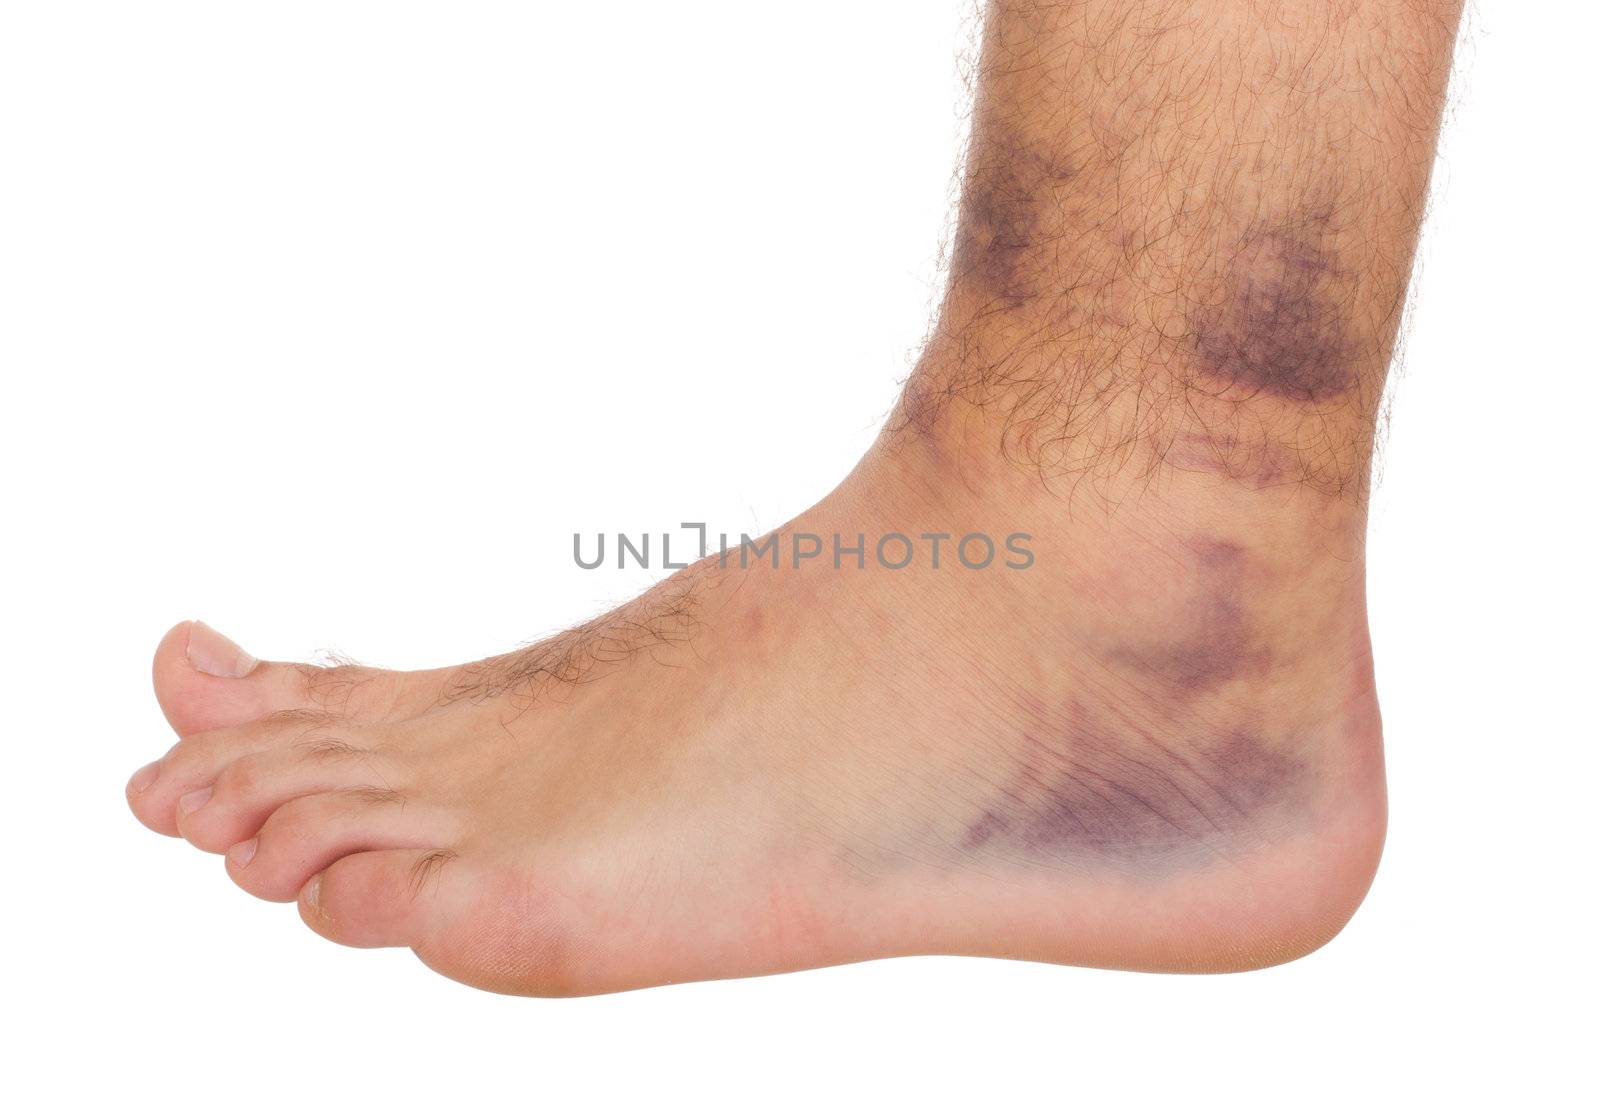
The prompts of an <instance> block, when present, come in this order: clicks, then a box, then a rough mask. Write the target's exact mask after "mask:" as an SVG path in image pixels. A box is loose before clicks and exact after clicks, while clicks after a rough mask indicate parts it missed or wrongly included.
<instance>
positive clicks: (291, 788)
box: [176, 730, 402, 854]
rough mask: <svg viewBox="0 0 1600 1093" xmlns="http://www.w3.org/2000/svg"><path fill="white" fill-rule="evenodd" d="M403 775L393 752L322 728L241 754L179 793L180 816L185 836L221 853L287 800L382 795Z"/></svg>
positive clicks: (251, 830) (256, 829)
mask: <svg viewBox="0 0 1600 1093" xmlns="http://www.w3.org/2000/svg"><path fill="white" fill-rule="evenodd" d="M223 731H228V730H223ZM205 735H208V736H209V735H214V734H209V733H208V734H205ZM401 780H402V778H401V772H400V770H399V769H398V767H397V765H396V764H395V762H394V760H393V757H392V756H390V755H388V754H386V753H384V752H381V751H379V750H377V749H374V748H370V747H366V746H363V745H361V744H357V743H353V742H351V741H350V740H348V739H343V738H340V737H334V736H325V735H320V734H319V735H316V736H311V737H307V738H304V739H297V740H295V741H293V742H291V743H289V744H287V745H285V746H282V747H276V748H271V749H268V750H265V751H256V752H252V753H250V754H248V755H245V756H243V757H241V758H238V759H235V760H234V761H233V762H231V763H229V764H228V765H227V766H225V767H223V768H222V770H221V772H220V773H218V774H217V775H216V777H215V781H214V782H213V783H212V784H211V785H209V786H206V787H204V788H201V789H197V790H192V791H189V792H187V793H185V794H183V795H181V796H179V797H178V798H177V817H176V822H177V827H178V830H179V831H180V832H181V833H182V835H183V837H184V838H186V839H188V840H189V841H190V842H191V843H193V844H194V845H195V846H197V847H199V848H200V849H201V850H209V851H211V852H212V853H215V854H220V853H222V852H223V851H224V850H227V849H228V848H229V847H231V846H234V845H235V844H237V843H241V842H243V841H244V840H246V839H248V838H250V837H251V836H252V835H254V834H256V832H258V831H260V830H261V826H262V824H264V823H265V822H266V820H267V818H268V817H269V816H271V815H272V814H273V813H274V812H275V811H277V810H278V809H279V808H280V807H281V806H282V805H283V804H284V803H285V802H287V801H291V800H294V799H295V798H297V797H305V796H308V795H310V794H314V793H331V792H337V791H340V790H352V791H361V792H364V793H366V794H368V795H371V796H372V798H373V799H375V800H376V799H378V798H379V797H380V796H381V795H382V794H385V793H394V792H396V787H397V785H399V784H400V783H401Z"/></svg>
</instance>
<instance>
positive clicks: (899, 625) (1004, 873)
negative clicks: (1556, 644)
mask: <svg viewBox="0 0 1600 1093" xmlns="http://www.w3.org/2000/svg"><path fill="white" fill-rule="evenodd" d="M924 471H925V468H921V469H918V468H910V467H908V466H907V465H906V464H905V463H904V462H903V461H901V462H891V461H886V460H884V459H880V458H877V457H875V458H874V459H870V460H869V461H868V463H867V464H866V465H865V466H864V468H863V469H862V470H861V471H858V473H857V474H856V475H855V476H852V479H851V480H850V481H849V482H847V483H846V485H845V486H844V487H842V488H841V490H840V491H839V492H838V493H837V494H835V495H834V496H833V497H831V498H830V499H829V500H828V501H826V502H824V503H823V504H822V505H821V506H819V507H818V508H817V509H815V510H813V511H812V512H811V513H809V514H807V516H806V518H805V526H806V527H808V528H814V527H828V526H837V527H840V528H841V529H842V528H845V527H849V526H852V525H851V524H849V523H847V519H848V518H849V516H847V514H852V515H853V514H860V513H862V512H877V513H879V514H880V515H879V517H878V519H880V520H881V521H882V524H881V526H880V525H878V524H869V525H868V526H867V527H866V528H864V529H863V530H865V531H866V532H867V534H869V535H875V534H877V533H878V532H879V531H880V530H882V529H885V528H891V527H902V526H903V527H917V526H945V523H946V522H947V521H950V520H953V519H961V520H962V521H963V522H969V521H970V522H971V523H972V525H973V526H976V525H977V523H978V521H979V517H978V514H977V513H976V512H974V511H970V510H969V511H966V512H965V513H964V514H962V513H958V512H957V511H955V510H952V509H946V510H941V511H937V512H930V511H927V510H925V509H923V508H921V504H922V502H921V501H920V500H919V501H916V502H911V501H909V500H908V499H910V498H915V497H918V495H919V493H920V491H919V490H916V489H913V488H911V485H912V481H913V480H915V479H918V478H919V477H920V475H921V474H922V473H924ZM969 503H970V502H968V501H963V502H961V504H962V505H967V504H969ZM1026 504H1027V502H1026V500H1025V499H1022V498H1017V499H1015V503H1014V505H1013V508H1012V515H1013V516H1018V515H1019V514H1020V513H1024V512H1025V506H1026ZM1179 515H1181V510H1180V509H1178V508H1176V507H1174V506H1172V505H1170V504H1168V505H1164V506H1163V507H1162V508H1160V509H1156V508H1151V509H1149V510H1148V511H1146V512H1143V513H1142V514H1141V515H1139V516H1138V517H1137V519H1138V520H1139V524H1138V526H1137V527H1134V526H1133V525H1132V524H1129V523H1128V521H1130V520H1131V519H1134V518H1135V517H1134V516H1133V515H1132V514H1130V513H1126V512H1125V513H1124V514H1123V515H1121V516H1119V517H1117V518H1116V520H1115V521H1113V522H1105V521H1102V520H1089V519H1083V520H1075V521H1074V522H1073V524H1072V527H1071V529H1070V530H1068V529H1061V528H1048V526H1047V524H1046V523H1043V522H1044V521H1048V519H1049V518H1050V517H1049V516H1048V514H1046V513H1044V512H1039V513H1033V514H1029V519H1036V520H1038V521H1041V523H1039V524H1036V525H1035V526H1037V527H1039V528H1041V530H1042V531H1045V532H1046V535H1045V541H1046V542H1047V543H1049V544H1051V545H1052V546H1053V547H1054V550H1053V551H1052V550H1047V551H1045V552H1044V554H1043V556H1042V557H1041V559H1040V560H1039V562H1038V563H1037V564H1036V565H1035V566H1034V567H1033V568H1031V569H1029V570H1026V571H1004V572H1001V571H999V570H990V571H985V572H984V573H981V574H976V573H971V572H969V571H965V570H941V571H938V572H937V573H935V572H932V571H928V570H912V569H907V570H901V571H884V570H874V569H872V568H868V569H867V570H865V571H857V570H854V569H851V568H846V569H844V570H841V571H835V570H833V569H831V568H830V567H827V566H823V567H821V568H817V569H801V570H798V571H796V570H792V569H788V568H785V569H781V570H777V571H773V570H770V569H767V568H764V567H763V568H759V569H753V570H750V571H748V572H733V573H721V572H718V571H716V570H715V569H714V568H709V567H699V568H696V569H691V570H690V571H687V572H686V573H683V574H679V575H678V576H677V577H675V578H674V579H673V581H670V582H667V584H666V585H665V586H663V587H661V588H658V589H657V590H655V591H653V592H652V593H651V594H648V595H647V596H646V597H645V598H644V599H643V600H642V601H641V602H639V603H636V604H633V605H629V606H628V607H627V608H625V609H623V610H621V611H620V612H618V613H615V614H614V615H613V616H608V617H606V618H603V619H601V620H596V621H595V622H594V623H591V624H587V625H586V626H585V627H583V628H580V629H579V630H577V631H574V632H572V633H569V634H568V635H564V636H563V637H560V638H557V639H553V640H552V641H551V642H549V643H546V644H544V645H542V646H539V647H535V648H534V649H531V650H527V651H524V652H521V653H517V654H512V655H510V656H508V657H504V658H496V659H494V660H491V661H487V662H483V663H481V664H475V665H467V666H462V667H460V668H455V669H445V670H441V671H438V672H431V673H423V674H414V675H410V674H408V675H404V676H392V675H390V674H388V673H378V672H367V671H366V670H363V669H356V668H354V667H348V666H347V667H342V668H337V669H333V670H332V676H333V677H334V679H336V680H337V681H338V682H339V683H340V684H341V686H340V687H338V688H330V684H331V682H332V680H329V679H322V680H320V683H319V670H318V669H314V668H306V667H301V666H289V665H282V664H275V663H271V662H259V663H257V662H254V661H253V659H252V658H247V657H245V656H243V655H242V654H235V653H233V652H231V651H229V650H228V648H227V647H226V646H223V645H220V644H219V643H221V642H223V641H224V640H225V639H221V638H220V637H219V636H218V635H215V634H214V633H213V632H210V631H206V630H201V629H199V628H198V627H197V626H196V625H193V624H182V625H180V626H179V627H177V628H175V629H174V631H173V633H172V634H170V635H169V636H168V638H167V639H166V640H165V641H163V643H162V645H161V648H160V650H159V652H158V656H157V664H156V676H157V680H158V691H159V692H160V693H161V695H162V698H163V704H164V706H165V707H166V708H167V709H168V710H169V711H172V713H173V714H174V717H173V720H174V727H175V728H176V729H178V731H179V732H180V734H182V739H181V740H180V742H179V744H178V745H177V746H176V747H175V748H174V749H173V750H172V751H171V752H170V753H169V754H168V755H167V756H166V757H164V758H163V759H162V760H160V761H159V763H158V764H157V766H156V767H155V768H154V769H153V770H150V771H144V772H141V774H140V775H139V776H136V779H135V781H134V782H133V783H132V784H130V787H129V799H130V803H131V804H132V806H133V809H134V811H135V813H136V814H137V815H138V816H139V817H140V819H141V820H143V821H144V822H145V823H146V824H147V825H149V826H150V827H152V828H154V829H156V830H158V831H161V832H163V833H166V834H178V835H181V836H182V837H184V838H187V839H188V840H189V841H190V842H192V843H193V844H195V845H196V846H197V847H199V848H201V849H204V850H208V851H211V852H214V853H221V854H224V856H225V865H226V869H227V872H228V874H229V875H230V876H231V877H232V878H233V880H234V881H235V882H236V883H237V884H239V885H240V886H241V887H243V888H244V889H245V890H246V891H248V892H250V893H252V894H254V895H257V896H260V897H262V898H265V899H273V900H294V901H297V902H298V903H299V905H300V911H301V915H302V917H303V918H304V919H305V921H306V922H307V924H308V925H309V926H311V927H312V929H314V930H316V931H317V932H319V933H321V934H323V935H324V936H327V937H329V938H331V939H333V940H336V941H340V942H344V943H347V944H355V945H406V946H410V947H412V948H414V949H416V950H417V952H418V953H419V954H420V955H421V956H422V957H423V959H424V960H426V961H427V962H428V963H429V964H430V965H432V966H433V967H435V968H437V969H439V970H441V971H443V972H445V973H446V974H448V975H451V976H454V977H456V978H459V979H462V980H464V981H466V982H469V983H473V984H476V985H479V986H485V987H489V988H491V989H497V990H508V991H515V992H520V993H541V994H570V993H587V992H592V991H604V990H614V989H622V988H627V987H634V986H642V985H648V984H651V983H658V982H667V981H676V980H681V979H686V978H702V977H712V976H726V975H741V974H757V973H764V972H771V971H778V970H786V969H792V968H800V967H809V966H814V965H818V964H826V963H834V962H839V961H845V960H858V959H866V958H871V957H878V956H892V955H900V954H905V953H914V952H955V953H973V954H981V955H1022V956H1028V957H1033V958H1036V959H1048V960H1058V961H1065V962H1072V963H1094V964H1103V965H1108V966H1116V967H1138V968H1161V969H1165V968H1175V969H1187V970H1224V969H1233V968H1241V967H1250V966H1255V965H1258V964H1262V963H1269V962H1273V961H1276V960H1280V959H1285V958H1287V957H1289V956H1292V955H1296V954H1298V953H1300V952H1303V951H1305V950H1306V949H1309V948H1312V947H1315V945H1317V944H1320V943H1321V942H1322V941H1324V940H1326V938H1327V937H1328V936H1330V935H1331V934H1332V933H1333V932H1334V931H1335V930H1336V929H1337V928H1338V926H1339V924H1341V923H1342V922H1343V920H1344V919H1345V917H1347V916H1348V915H1349V913H1350V912H1351V911H1352V910H1353V908H1354V906H1355V904H1356V903H1357V902H1358V901H1359V899H1360V896H1361V894H1362V892H1363V891H1364V888H1365V885H1366V883H1367V880H1368V879H1369V878H1370V875H1371V870H1372V868H1373V866H1374V864H1375V860H1376V853H1377V846H1378V843H1379V841H1380V840H1381V835H1382V778H1381V764H1380V761H1379V760H1378V758H1377V754H1376V731H1377V726H1376V710H1375V706H1374V705H1373V700H1372V695H1371V685H1370V674H1369V673H1368V670H1367V667H1366V665H1367V661H1366V657H1365V646H1364V633H1363V631H1362V629H1361V626H1360V623H1359V617H1358V614H1356V615H1353V614H1352V613H1351V610H1350V608H1351V607H1352V604H1353V601H1351V600H1349V598H1348V591H1347V590H1348V588H1349V587H1350V584H1351V582H1352V574H1351V573H1350V571H1349V570H1348V568H1347V567H1346V566H1344V565H1343V564H1342V563H1338V562H1337V561H1336V560H1334V559H1333V558H1332V557H1330V556H1328V555H1327V554H1326V553H1324V552H1321V551H1318V552H1316V553H1315V554H1312V555H1310V556H1308V557H1305V558H1301V559H1298V560H1297V561H1296V563H1295V564H1294V565H1293V566H1292V567H1291V568H1293V569H1294V570H1295V572H1296V573H1297V578H1296V580H1295V581H1293V582H1286V581H1281V580H1279V579H1278V578H1277V577H1276V576H1275V574H1276V572H1277V567H1275V566H1273V565H1267V564H1259V563H1257V562H1255V561H1253V560H1251V559H1252V558H1253V556H1254V555H1255V553H1256V552H1258V551H1259V550H1260V549H1262V547H1261V546H1260V544H1259V543H1258V542H1252V541H1249V540H1247V539H1246V538H1244V537H1242V529H1241V528H1240V527H1237V526H1234V525H1233V524H1232V523H1229V525H1228V526H1226V527H1217V528H1214V529H1211V532H1209V533H1206V534H1201V533H1200V532H1199V531H1198V530H1195V531H1191V532H1188V533H1184V534H1178V535H1174V534H1172V532H1171V531H1170V530H1168V529H1167V528H1165V527H1164V525H1165V524H1166V523H1167V522H1168V521H1169V520H1171V519H1174V518H1176V517H1178V516H1179ZM1118 527H1123V528H1124V529H1125V531H1124V532H1123V533H1122V534H1120V535H1119V537H1118V538H1117V539H1115V540H1113V539H1111V538H1108V536H1110V535H1111V534H1112V533H1113V532H1114V531H1115V530H1116V529H1117V528H1118ZM1169 572H1178V573H1183V574H1188V575H1189V576H1188V578H1187V579H1186V580H1181V581H1171V580H1168V579H1167V574H1168V573H1169ZM1140 573H1146V574H1148V576H1147V577H1142V576H1139V574H1140ZM975 581H976V582H981V583H974V582H975ZM1356 583H1359V582H1358V581H1357V582H1356ZM1285 596H1287V597H1289V598H1290V599H1291V600H1293V601H1294V602H1293V605H1292V607H1293V609H1294V611H1297V612H1300V613H1309V614H1312V615H1318V616H1322V615H1327V616H1331V617H1335V618H1338V619H1340V620H1342V622H1343V625H1342V626H1341V627H1336V628H1334V629H1332V630H1327V629H1324V630H1322V631H1321V632H1320V633H1319V634H1318V635H1317V641H1316V642H1308V641H1307V640H1305V638H1304V636H1302V635H1298V634H1296V633H1295V632H1294V631H1293V630H1292V628H1284V627H1282V626H1281V625H1280V620H1281V619H1282V618H1283V617H1284V616H1285V614H1286V613H1287V612H1288V610H1289V608H1288V607H1286V606H1284V605H1283V604H1282V603H1281V602H1280V601H1281V599H1282V597H1285ZM1133 598H1136V599H1137V605H1136V606H1137V611H1134V612H1131V613H1130V612H1129V611H1128V610H1127V608H1128V607H1130V606H1134V603H1133ZM690 619H692V625H691V624H689V622H688V620H690ZM890 620H893V623H892V624H891V623H890ZM1146 620H1149V621H1148V622H1147V621H1146ZM1213 639H1214V640H1213ZM1330 639H1333V640H1330ZM630 642H634V643H635V644H634V646H633V647H632V648H629V643H630ZM1318 649H1325V650H1326V652H1325V653H1318V652H1317V650H1318ZM198 664H206V665H209V666H210V667H212V668H216V666H217V665H218V664H221V665H223V666H224V670H227V671H237V670H238V669H239V668H241V667H248V671H246V672H245V673H244V674H243V675H242V676H240V677H230V676H211V675H208V674H207V673H206V672H203V671H200V670H199V669H198V667H197V665H198ZM358 673H359V674H358ZM207 689H210V690H212V691H214V692H215V694H216V695H218V696H226V697H228V698H229V700H231V701H236V702H244V701H245V698H246V697H247V696H249V695H251V694H255V695H256V697H257V699H259V702H260V703H262V704H270V703H271V702H279V703H281V704H282V706H281V709H279V710H275V711H272V712H270V713H266V714H265V715H259V716H254V717H251V718H248V719H244V720H241V721H240V722H238V723H235V724H227V725H218V724H215V723H214V716H215V710H216V709H218V708H220V707H219V706H218V705H217V704H216V703H206V702H203V701H200V700H199V698H200V696H203V694H204V692H205V691H206V690H207ZM319 691H320V693H321V694H323V695H324V696H326V695H329V694H336V695H337V697H338V701H337V702H324V701H318V698H317V696H318V694H319ZM239 708H241V709H250V710H252V711H253V710H255V709H256V707H254V706H248V705H242V706H240V707H239ZM185 711H187V713H185ZM186 716H192V717H198V718H201V719H202V723H203V725H204V727H200V728H197V727H196V724H191V723H190V722H189V721H186V720H185V718H186Z"/></svg>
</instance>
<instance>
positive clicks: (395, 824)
mask: <svg viewBox="0 0 1600 1093" xmlns="http://www.w3.org/2000/svg"><path fill="white" fill-rule="evenodd" d="M456 834H457V831H456V824H455V822H454V819H453V817H452V816H451V815H450V814H449V813H447V812H445V811H444V810H442V809H438V808H434V807H430V806H426V805H423V804H421V803H419V802H416V801H408V800H407V799H406V797H405V796H404V795H403V794H401V793H398V792H395V791H393V790H374V789H368V788H362V789H349V790H340V791H339V792H336V793H318V794H313V795H312V796H309V797H298V798H296V799H295V800H292V801H290V802H289V803H288V804H286V805H284V806H283V807H282V808H280V809H278V810H277V811H276V812H274V813H273V814H272V815H271V816H270V817H268V818H267V822H266V823H265V824H263V825H262V826H261V830H260V832H259V833H258V834H257V835H256V836H255V837H254V838H253V839H249V840H246V841H245V842H243V843H240V844H239V845H237V846H234V847H232V848H230V849H229V850H228V854H227V863H228V875H229V876H231V877H233V879H234V881H235V883H237V884H238V885H239V887H241V888H243V889H244V890H245V891H247V892H249V893H250V894H252V895H255V896H259V897H261V898H262V899H270V900H280V901H288V900H292V899H294V898H295V896H296V894H297V893H299V891H300V890H301V889H302V888H304V887H305V885H306V882H307V881H309V880H310V879H311V878H312V877H313V876H314V875H316V874H317V873H320V872H322V871H323V870H324V869H326V868H328V866H330V865H332V864H333V863H334V862H336V861H338V860H339V859H340V858H343V857H345V856H347V855H350V854H360V853H363V852H364V851H369V850H407V849H412V850H414V849H416V848H418V847H436V846H440V845H448V844H449V843H450V842H453V841H454V839H455V836H456Z"/></svg>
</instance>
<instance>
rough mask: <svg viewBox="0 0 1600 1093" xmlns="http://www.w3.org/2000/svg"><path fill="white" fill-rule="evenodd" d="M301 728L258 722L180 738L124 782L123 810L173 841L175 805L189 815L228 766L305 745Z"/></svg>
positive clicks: (176, 830)
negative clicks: (126, 808)
mask: <svg viewBox="0 0 1600 1093" xmlns="http://www.w3.org/2000/svg"><path fill="white" fill-rule="evenodd" d="M306 734H307V726H306V725H305V724H304V723H300V724H294V723H291V722H288V721H259V722H254V723H251V724H248V725H237V726H234V727H233V728H229V729H219V730H217V731H215V732H206V733H199V734H197V735H195V736H189V737H185V738H184V739H182V740H180V741H178V742H177V743H176V744H175V745H173V747H172V749H171V750H170V751H168V752H167V754H166V755H164V756H163V757H162V758H160V759H158V760H156V761H155V762H154V763H151V764H149V765H148V766H145V767H141V768H140V769H139V770H138V771H137V772H136V773H135V774H134V776H133V777H132V778H131V779H130V780H129V782H128V788H127V793H128V806H129V807H130V808H132V809H133V814H134V815H135V816H137V817H139V821H140V822H141V823H143V824H144V825H145V826H146V827H148V828H150V829H151V830H152V831H159V832H161V834H163V835H177V834H179V831H178V811H179V801H185V804H186V806H187V807H186V808H185V809H184V811H186V812H189V811H193V810H194V809H195V808H196V807H197V799H196V798H195V797H193V796H192V795H193V794H195V793H197V792H200V791H203V790H205V789H207V788H208V787H210V786H212V785H213V783H215V782H216V780H217V777H218V775H220V774H221V773H222V771H223V770H225V769H226V768H227V767H228V766H229V765H230V764H232V763H236V762H238V761H239V760H240V759H243V758H244V757H246V756H248V755H252V754H254V753H256V752H261V751H267V750H269V749H273V748H277V747H284V746H288V745H289V744H290V743H291V742H293V741H297V740H305V739H308V738H307V736H306Z"/></svg>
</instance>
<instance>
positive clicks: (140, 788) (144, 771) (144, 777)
mask: <svg viewBox="0 0 1600 1093" xmlns="http://www.w3.org/2000/svg"><path fill="white" fill-rule="evenodd" d="M160 776H161V760H159V759H157V760H156V761H155V762H154V763H146V764H145V765H144V766H142V767H140V768H139V769H138V770H136V771H134V772H133V777H132V778H129V779H128V792H129V793H143V792H144V791H145V790H147V789H149V788H150V787H151V786H153V785H155V784H156V779H157V778H159V777H160Z"/></svg>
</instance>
